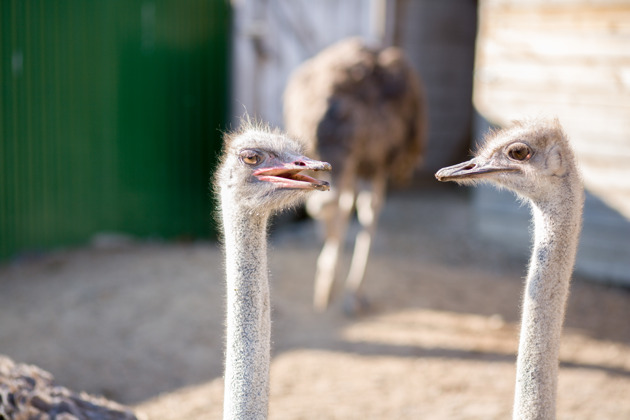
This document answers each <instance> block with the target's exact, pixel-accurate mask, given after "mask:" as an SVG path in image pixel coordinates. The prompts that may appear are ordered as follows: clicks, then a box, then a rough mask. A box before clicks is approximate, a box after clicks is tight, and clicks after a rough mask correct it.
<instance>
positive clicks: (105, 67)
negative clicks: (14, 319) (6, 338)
mask: <svg viewBox="0 0 630 420" xmlns="http://www.w3.org/2000/svg"><path fill="white" fill-rule="evenodd" d="M229 33H230V10H229V3H228V1H227V0H161V1H160V0H157V1H135V0H109V1H89V0H55V1H46V0H39V1H35V0H30V1H29V0H2V1H1V2H0V35H1V37H0V59H1V67H0V81H1V83H2V85H1V90H0V95H1V100H0V135H1V138H0V258H6V257H8V256H11V255H15V254H17V253H21V252H26V251H37V250H43V249H47V248H51V247H56V246H60V245H71V244H78V243H81V242H84V241H86V240H87V239H88V238H89V237H90V236H91V235H93V234H94V233H96V232H102V231H116V232H126V233H130V234H133V235H138V236H143V237H146V236H158V237H164V238H173V237H200V236H201V237H207V236H210V235H212V234H213V232H212V231H211V223H210V214H211V210H212V209H211V205H210V191H209V188H208V180H209V176H210V173H211V170H212V168H213V165H214V161H215V157H216V155H217V151H218V149H219V147H220V136H221V133H220V130H222V129H223V128H224V126H225V121H226V116H227V112H226V104H227V85H228V68H227V63H228V51H229V48H228V47H229Z"/></svg>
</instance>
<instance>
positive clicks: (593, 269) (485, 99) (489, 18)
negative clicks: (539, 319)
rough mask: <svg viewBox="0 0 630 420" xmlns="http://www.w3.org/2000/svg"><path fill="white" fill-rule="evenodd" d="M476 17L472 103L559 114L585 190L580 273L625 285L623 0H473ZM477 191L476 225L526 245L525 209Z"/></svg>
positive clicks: (627, 209)
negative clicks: (581, 175)
mask: <svg viewBox="0 0 630 420" xmlns="http://www.w3.org/2000/svg"><path fill="white" fill-rule="evenodd" d="M479 21H480V24H479V32H478V40H477V53H476V63H475V78H474V104H475V107H476V109H477V110H478V111H479V113H480V114H481V115H482V116H483V118H485V119H486V120H488V121H490V122H491V123H492V124H496V125H499V126H505V125H509V123H510V121H512V120H514V119H519V118H523V117H525V116H530V115H550V116H552V115H555V116H558V117H559V118H560V121H561V123H562V124H563V126H564V127H565V129H566V131H567V133H568V134H569V136H570V137H571V140H572V142H573V145H574V149H575V151H576V153H577V155H578V160H579V163H580V166H581V169H582V172H583V176H584V181H585V185H586V188H587V193H588V198H587V203H586V207H585V219H584V230H583V235H582V241H581V247H580V253H579V255H578V262H577V268H578V271H579V272H582V273H584V274H587V275H589V276H591V277H593V278H596V279H599V280H604V281H615V282H622V283H625V284H630V41H629V40H630V2H628V1H618V0H617V1H614V0H595V1H586V0H561V1H552V2H550V1H539V0H533V1H517V0H481V1H480V3H479ZM476 194H477V208H478V210H479V211H478V222H479V226H480V229H481V231H482V232H483V233H485V234H486V235H487V236H490V237H492V238H495V239H496V240H498V241H502V242H505V244H506V245H508V246H511V244H514V243H515V242H516V243H518V244H520V245H519V246H517V248H520V249H521V250H522V249H523V248H526V247H527V240H526V239H525V236H527V221H526V219H527V218H526V217H525V216H523V213H526V209H520V210H519V209H518V208H517V207H516V205H514V204H512V202H511V200H510V199H507V200H506V199H505V198H504V197H503V196H502V195H501V194H500V193H496V192H491V191H488V190H480V191H479V192H478V193H476ZM519 236H520V237H521V238H520V239H518V238H519ZM523 252H526V250H525V251H523Z"/></svg>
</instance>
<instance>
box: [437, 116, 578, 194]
mask: <svg viewBox="0 0 630 420" xmlns="http://www.w3.org/2000/svg"><path fill="white" fill-rule="evenodd" d="M574 168H575V162H574V157H573V152H572V151H571V148H570V146H569V142H568V140H567V137H566V135H565V134H564V132H563V131H562V128H561V127H560V124H559V122H558V120H551V121H547V120H528V121H521V122H516V123H514V125H513V126H512V127H510V128H507V129H504V130H500V131H496V132H491V133H490V134H489V135H488V136H487V137H486V139H485V141H484V142H483V143H482V145H481V146H480V148H479V150H478V151H477V152H476V153H475V157H474V158H472V159H471V160H469V161H467V162H463V163H460V164H457V165H453V166H449V167H447V168H442V169H440V170H439V171H438V172H437V173H436V174H435V177H436V178H437V179H438V181H455V182H457V183H460V184H475V183H478V182H490V183H493V184H496V185H498V186H499V187H505V188H508V189H510V190H512V191H514V192H516V193H517V194H519V195H522V196H524V197H527V198H529V199H533V200H545V199H549V198H552V197H554V196H556V197H557V196H558V191H561V190H562V189H561V188H560V189H559V188H558V186H559V185H560V184H561V183H562V182H563V181H564V180H566V179H567V178H568V177H573V176H578V175H577V171H576V170H574Z"/></svg>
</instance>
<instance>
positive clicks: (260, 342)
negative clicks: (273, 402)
mask: <svg viewBox="0 0 630 420" xmlns="http://www.w3.org/2000/svg"><path fill="white" fill-rule="evenodd" d="M243 124H244V127H243V128H242V129H241V130H240V131H237V132H234V133H231V134H227V135H226V136H225V145H224V152H223V156H222V161H221V164H220V166H219V168H218V169H217V174H216V179H215V189H216V192H217V194H218V197H219V201H220V209H221V224H222V227H223V240H224V246H225V267H226V278H227V333H226V335H227V339H226V354H225V357H226V362H225V398H224V418H225V419H226V420H227V419H264V418H266V417H267V412H268V398H269V395H268V394H269V360H270V300H269V283H268V273H267V254H266V248H267V238H266V237H267V223H268V219H269V217H270V216H271V214H272V213H273V212H275V211H279V210H281V209H283V208H286V207H289V206H291V205H293V204H295V203H296V202H298V201H299V200H300V199H303V198H305V196H306V193H307V192H310V191H312V190H327V189H328V188H329V187H328V183H327V182H324V181H319V180H316V179H313V178H311V177H308V176H306V175H303V174H301V173H300V172H301V171H303V170H309V169H310V170H315V171H318V170H330V165H329V164H328V163H325V162H319V161H315V160H311V159H308V158H306V157H304V156H303V155H302V149H303V148H302V145H301V144H300V143H298V142H297V141H295V140H292V139H290V138H288V137H286V136H284V135H283V134H281V133H280V132H278V131H271V130H270V129H268V128H265V127H262V126H254V125H252V124H251V123H249V122H244V123H243Z"/></svg>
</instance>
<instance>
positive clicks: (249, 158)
mask: <svg viewBox="0 0 630 420" xmlns="http://www.w3.org/2000/svg"><path fill="white" fill-rule="evenodd" d="M240 157H241V160H242V161H243V162H245V163H246V164H248V165H258V164H259V163H260V161H261V160H262V157H261V156H260V153H259V152H257V151H255V150H243V151H242V152H241V153H240Z"/></svg>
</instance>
